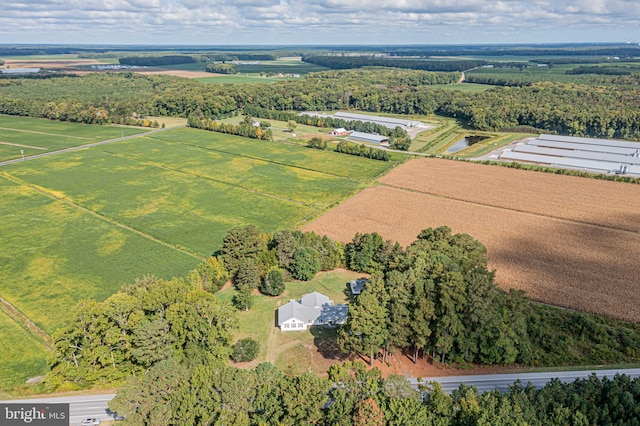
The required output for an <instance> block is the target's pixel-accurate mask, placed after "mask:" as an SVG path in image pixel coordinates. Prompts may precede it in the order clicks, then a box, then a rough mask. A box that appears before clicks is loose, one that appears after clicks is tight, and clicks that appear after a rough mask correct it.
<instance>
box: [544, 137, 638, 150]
mask: <svg viewBox="0 0 640 426" xmlns="http://www.w3.org/2000/svg"><path fill="white" fill-rule="evenodd" d="M537 139H538V140H544V141H557V142H569V143H576V144H587V145H600V146H603V147H618V148H631V149H640V143H639V142H627V141H619V140H612V139H596V138H579V137H575V136H561V135H546V134H543V135H540V136H538V138H537Z"/></svg>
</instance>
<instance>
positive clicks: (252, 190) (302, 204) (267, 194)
mask: <svg viewBox="0 0 640 426" xmlns="http://www.w3.org/2000/svg"><path fill="white" fill-rule="evenodd" d="M101 152H103V153H104V154H107V155H112V156H114V157H118V158H124V159H126V160H131V161H135V162H138V163H141V164H146V165H148V166H152V167H157V168H159V169H162V170H167V171H170V172H174V173H181V174H184V175H187V176H193V177H197V178H200V179H204V180H208V181H211V182H216V183H220V184H223V185H227V186H231V187H233V188H237V189H242V190H243V191H247V192H251V193H253V194H258V195H264V196H265V197H271V198H275V199H277V200H281V201H286V202H289V203H292V204H298V205H300V206H305V207H312V205H310V204H305V203H303V202H302V201H296V200H292V199H291V198H286V197H282V196H280V195H275V194H269V193H268V192H260V191H257V190H255V189H249V188H245V187H243V186H240V185H236V184H233V183H229V182H225V181H223V180H218V179H214V178H211V177H208V176H202V175H198V174H195V173H189V172H186V171H184V170H178V169H173V168H171V167H167V166H163V165H162V164H158V163H154V162H152V161H143V160H139V159H137V158H131V157H127V156H126V155H122V154H116V153H113V152H109V151H101Z"/></svg>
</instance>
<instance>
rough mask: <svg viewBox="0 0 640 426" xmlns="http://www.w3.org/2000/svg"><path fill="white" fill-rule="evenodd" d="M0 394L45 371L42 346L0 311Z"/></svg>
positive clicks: (44, 354)
mask: <svg viewBox="0 0 640 426" xmlns="http://www.w3.org/2000/svg"><path fill="white" fill-rule="evenodd" d="M0 342H2V344H1V345H0V372H1V373H0V392H2V391H10V390H12V389H14V388H15V387H16V386H18V385H21V384H24V382H25V380H27V379H28V378H30V377H35V376H39V375H42V374H44V373H45V372H46V371H47V364H46V362H45V357H46V349H45V346H44V344H43V343H42V342H41V341H40V340H38V339H37V338H36V337H35V336H33V335H32V334H31V333H30V332H29V331H28V330H25V329H24V328H22V327H21V326H20V325H19V324H17V323H16V322H15V321H13V320H12V319H11V318H10V317H9V316H8V315H7V314H5V313H4V312H2V311H0Z"/></svg>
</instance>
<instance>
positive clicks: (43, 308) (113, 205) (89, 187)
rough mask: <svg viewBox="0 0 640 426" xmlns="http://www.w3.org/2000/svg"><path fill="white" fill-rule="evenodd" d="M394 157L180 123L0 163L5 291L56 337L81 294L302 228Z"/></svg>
mask: <svg viewBox="0 0 640 426" xmlns="http://www.w3.org/2000/svg"><path fill="white" fill-rule="evenodd" d="M393 164H394V163H392V162H381V161H374V160H368V159H365V158H360V157H353V156H348V155H344V154H338V153H334V152H329V151H319V150H313V149H309V148H306V147H303V146H300V145H294V144H282V143H276V142H266V141H255V140H250V139H244V138H241V137H236V136H231V135H224V134H220V133H213V132H207V131H202V130H195V129H188V128H183V129H176V130H168V131H163V132H158V133H155V134H154V135H148V136H144V135H143V136H141V137H139V138H132V139H128V140H122V141H114V142H111V143H108V144H104V145H100V146H96V147H93V148H88V149H83V150H79V151H73V152H67V153H61V154H58V155H55V156H50V157H44V158H39V159H32V160H28V161H24V162H18V163H14V164H10V165H6V166H3V167H2V168H0V198H1V199H2V201H3V202H2V204H0V215H1V216H2V218H3V220H2V221H0V233H1V235H3V238H2V240H1V247H0V268H1V269H2V271H3V280H2V281H0V296H2V297H4V298H5V299H6V300H7V301H8V302H9V303H11V304H12V305H13V306H14V307H15V308H16V309H17V310H18V311H20V312H21V313H23V314H24V315H26V316H27V317H28V318H29V319H31V320H32V321H33V322H34V323H35V324H36V325H37V326H39V327H40V328H42V329H43V330H45V331H46V332H47V333H49V334H51V333H52V332H53V331H55V330H56V329H57V328H59V327H60V326H61V325H63V324H64V322H65V321H66V320H67V318H68V315H69V312H71V311H72V308H73V306H75V304H76V303H77V302H78V301H79V300H81V299H85V298H91V299H96V300H104V299H106V298H107V297H109V296H110V295H111V294H113V293H114V292H116V291H117V290H118V289H119V288H120V287H121V286H122V285H123V284H127V283H132V282H133V281H134V280H135V278H136V277H140V276H142V275H144V274H152V273H153V274H156V275H158V276H161V277H164V278H170V277H172V276H182V275H184V274H185V273H186V272H187V271H189V270H191V269H193V268H195V266H196V265H197V264H198V263H199V262H200V261H201V260H202V259H203V258H205V257H206V256H208V255H209V254H211V253H212V252H213V251H215V250H217V249H218V248H219V246H220V244H221V242H222V238H223V237H224V235H225V234H226V232H227V230H228V229H229V228H231V227H232V226H235V225H246V224H255V225H257V226H258V227H259V228H260V229H261V230H262V231H267V232H269V231H275V230H278V229H283V228H293V227H296V226H299V225H301V224H303V223H304V222H305V221H307V220H309V219H311V218H313V217H315V216H317V215H319V214H321V213H322V212H324V211H325V210H326V209H327V208H329V207H330V206H332V205H335V204H336V203H338V202H340V201H341V200H342V199H344V198H346V197H348V196H350V195H351V194H353V193H354V192H357V191H358V190H359V189H360V188H362V187H364V186H366V185H368V184H369V183H370V182H372V181H373V179H374V178H375V177H377V176H379V175H380V174H382V173H384V172H385V171H386V170H387V169H388V168H389V167H392V166H393ZM25 342H26V343H25V344H28V341H27V340H25ZM9 343H10V339H8V338H7V337H6V336H0V345H8V344H9ZM29 345H30V344H29ZM31 346H33V345H31ZM26 352H27V354H26V355H25V356H27V357H28V358H29V359H31V358H34V359H40V360H42V350H41V349H39V348H37V347H36V346H33V350H32V353H30V354H29V351H28V350H27V351H26ZM10 359H13V356H11V358H10ZM21 362H22V361H21ZM38 365H40V366H41V365H42V364H38ZM16 368H17V367H16ZM12 374H13V373H12ZM1 375H2V374H0V376H1ZM7 377H9V376H7ZM7 377H5V378H4V379H3V380H10V379H9V378H7ZM11 380H13V379H11ZM6 383H9V382H6ZM11 383H13V381H12V382H11ZM7 386H8V385H7Z"/></svg>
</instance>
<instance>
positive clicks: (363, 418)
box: [353, 398, 385, 426]
mask: <svg viewBox="0 0 640 426" xmlns="http://www.w3.org/2000/svg"><path fill="white" fill-rule="evenodd" d="M384 424H385V421H384V413H383V412H382V411H381V410H380V407H378V403H377V402H376V401H375V399H372V398H367V399H365V400H364V401H362V402H360V403H359V404H358V406H357V407H356V410H355V413H354V415H353V425H354V426H383V425H384Z"/></svg>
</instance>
